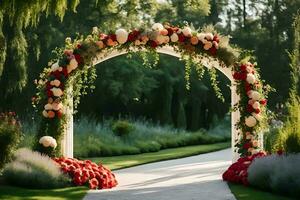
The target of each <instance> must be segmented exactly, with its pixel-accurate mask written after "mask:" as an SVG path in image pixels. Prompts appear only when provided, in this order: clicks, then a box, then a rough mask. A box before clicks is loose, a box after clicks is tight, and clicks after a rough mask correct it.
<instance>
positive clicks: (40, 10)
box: [0, 0, 79, 93]
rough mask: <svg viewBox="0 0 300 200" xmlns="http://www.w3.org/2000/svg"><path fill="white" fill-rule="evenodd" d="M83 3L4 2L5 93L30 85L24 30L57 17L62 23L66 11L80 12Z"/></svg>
mask: <svg viewBox="0 0 300 200" xmlns="http://www.w3.org/2000/svg"><path fill="white" fill-rule="evenodd" d="M78 4H79V0H55V1H52V0H28V1H22V0H3V1H1V4H0V77H1V85H2V92H3V90H4V89H3V88H5V93H10V92H12V91H14V90H21V89H22V88H23V87H24V86H25V85H26V82H27V65H26V63H27V57H28V52H27V47H28V42H27V39H26V37H25V34H24V30H25V29H26V28H28V27H34V26H36V25H37V24H38V23H39V20H40V17H41V16H43V15H46V16H48V15H49V14H50V13H54V14H55V15H56V16H58V17H59V18H60V19H61V20H62V19H63V17H64V15H65V12H66V10H68V9H70V10H72V11H73V12H76V7H77V6H78Z"/></svg>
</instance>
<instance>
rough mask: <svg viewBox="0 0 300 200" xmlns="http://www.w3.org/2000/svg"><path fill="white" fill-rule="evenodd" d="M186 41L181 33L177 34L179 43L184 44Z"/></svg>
mask: <svg viewBox="0 0 300 200" xmlns="http://www.w3.org/2000/svg"><path fill="white" fill-rule="evenodd" d="M185 40H186V38H185V36H184V35H183V33H180V34H178V41H179V42H184V41H185Z"/></svg>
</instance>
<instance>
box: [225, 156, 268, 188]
mask: <svg viewBox="0 0 300 200" xmlns="http://www.w3.org/2000/svg"><path fill="white" fill-rule="evenodd" d="M265 155H266V154H265V153H262V152H260V153H257V154H254V155H252V156H246V157H242V158H239V159H238V160H237V162H235V163H233V164H232V165H231V166H230V167H229V168H228V169H227V170H226V171H225V172H224V173H223V180H224V181H228V182H233V183H239V184H243V185H248V184H249V183H248V168H249V166H250V165H251V163H252V161H253V160H254V159H255V158H258V157H263V156H265Z"/></svg>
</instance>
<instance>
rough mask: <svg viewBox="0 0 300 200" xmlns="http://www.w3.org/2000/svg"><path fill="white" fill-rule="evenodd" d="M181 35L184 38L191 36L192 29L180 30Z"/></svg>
mask: <svg viewBox="0 0 300 200" xmlns="http://www.w3.org/2000/svg"><path fill="white" fill-rule="evenodd" d="M182 33H183V35H184V36H186V37H190V36H192V29H191V28H190V27H188V26H186V27H184V28H183V29H182Z"/></svg>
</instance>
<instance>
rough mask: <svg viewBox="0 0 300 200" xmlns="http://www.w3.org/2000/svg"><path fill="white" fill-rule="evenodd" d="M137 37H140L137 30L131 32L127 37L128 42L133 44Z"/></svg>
mask: <svg viewBox="0 0 300 200" xmlns="http://www.w3.org/2000/svg"><path fill="white" fill-rule="evenodd" d="M139 35H140V31H138V30H133V31H131V32H130V33H129V35H128V41H130V42H134V41H135V40H137V38H138V36H139Z"/></svg>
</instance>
